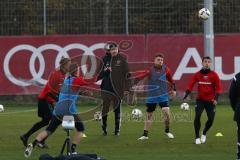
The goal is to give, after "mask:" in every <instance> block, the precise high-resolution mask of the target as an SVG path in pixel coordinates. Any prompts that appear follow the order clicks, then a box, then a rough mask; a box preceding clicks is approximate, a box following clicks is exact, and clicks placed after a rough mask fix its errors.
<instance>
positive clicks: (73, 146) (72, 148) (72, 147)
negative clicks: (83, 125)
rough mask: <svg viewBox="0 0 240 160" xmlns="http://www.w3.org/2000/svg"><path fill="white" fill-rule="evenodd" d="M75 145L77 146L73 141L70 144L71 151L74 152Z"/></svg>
mask: <svg viewBox="0 0 240 160" xmlns="http://www.w3.org/2000/svg"><path fill="white" fill-rule="evenodd" d="M76 147H77V145H76V144H74V143H73V144H72V146H71V150H72V152H75V151H76Z"/></svg>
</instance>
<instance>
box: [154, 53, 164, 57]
mask: <svg viewBox="0 0 240 160" xmlns="http://www.w3.org/2000/svg"><path fill="white" fill-rule="evenodd" d="M157 57H161V58H164V54H162V53H157V54H156V55H155V57H154V58H157Z"/></svg>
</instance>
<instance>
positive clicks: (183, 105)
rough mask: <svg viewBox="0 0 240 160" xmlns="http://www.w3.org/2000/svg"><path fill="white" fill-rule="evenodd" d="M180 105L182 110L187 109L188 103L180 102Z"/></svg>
mask: <svg viewBox="0 0 240 160" xmlns="http://www.w3.org/2000/svg"><path fill="white" fill-rule="evenodd" d="M180 107H181V109H182V110H185V111H187V110H189V104H188V103H182V104H181V106H180Z"/></svg>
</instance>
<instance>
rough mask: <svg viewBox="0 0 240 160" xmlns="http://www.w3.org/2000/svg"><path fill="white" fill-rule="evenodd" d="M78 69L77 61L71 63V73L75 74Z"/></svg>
mask: <svg viewBox="0 0 240 160" xmlns="http://www.w3.org/2000/svg"><path fill="white" fill-rule="evenodd" d="M77 70H78V64H77V63H72V64H70V67H69V73H70V74H71V75H72V76H73V75H74V74H75V73H76V71H77Z"/></svg>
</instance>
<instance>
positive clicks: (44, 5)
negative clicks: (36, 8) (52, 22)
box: [43, 0, 47, 35]
mask: <svg viewBox="0 0 240 160" xmlns="http://www.w3.org/2000/svg"><path fill="white" fill-rule="evenodd" d="M43 35H47V12H46V0H43Z"/></svg>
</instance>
